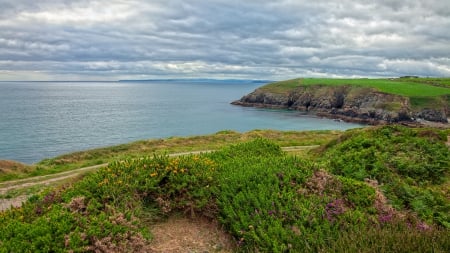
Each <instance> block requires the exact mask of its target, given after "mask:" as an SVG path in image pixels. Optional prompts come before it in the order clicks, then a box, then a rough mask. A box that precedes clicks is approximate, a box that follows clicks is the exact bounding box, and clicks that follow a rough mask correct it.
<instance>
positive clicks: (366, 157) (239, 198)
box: [0, 126, 450, 252]
mask: <svg viewBox="0 0 450 253" xmlns="http://www.w3.org/2000/svg"><path fill="white" fill-rule="evenodd" d="M449 134H450V133H449V132H448V130H447V131H444V130H435V129H409V128H404V127H399V126H385V127H378V128H367V129H358V130H351V131H348V132H346V133H345V134H344V135H342V136H341V137H339V138H336V139H335V140H333V141H331V142H329V144H327V145H324V146H323V147H322V148H321V149H319V150H316V151H315V153H313V154H311V156H310V158H305V157H298V156H294V155H289V154H286V153H285V152H283V151H282V150H281V149H280V146H279V145H277V144H276V143H275V142H274V141H270V140H267V139H262V138H256V139H253V140H250V141H247V142H239V143H237V144H233V145H228V146H226V147H223V148H221V149H220V150H218V151H216V152H213V153H207V154H201V155H188V156H181V157H176V158H169V157H168V156H167V155H159V154H155V155H153V156H151V157H149V156H141V157H135V156H132V157H129V158H120V159H119V160H117V161H115V162H111V163H110V164H109V166H108V167H106V168H102V169H100V170H99V171H97V172H96V173H91V174H88V175H86V176H85V177H84V178H82V179H81V180H80V181H78V182H76V183H74V184H71V185H66V186H63V187H60V188H57V189H53V190H51V191H48V192H45V193H43V194H39V195H35V196H33V197H31V198H30V199H29V201H28V202H26V203H25V204H24V205H23V206H22V207H21V208H15V209H10V210H8V211H5V212H2V213H0V223H1V224H2V226H1V227H0V252H27V251H31V252H34V251H42V252H65V251H73V252H84V251H91V252H94V251H120V252H136V251H146V250H147V251H149V250H150V248H149V247H150V246H151V238H152V235H151V234H150V232H149V227H151V226H152V224H153V222H154V221H155V220H157V219H160V218H161V217H165V216H167V215H170V214H173V213H181V214H185V215H187V216H191V217H196V216H206V217H209V218H211V219H218V220H219V221H220V222H221V223H222V224H223V225H224V226H225V228H226V230H227V231H228V232H229V233H230V234H231V235H232V236H233V237H234V238H235V240H236V245H237V248H236V250H237V251H242V252H417V251H420V252H449V250H450V241H449V240H448V238H449V235H450V216H449V215H448V214H449V213H450V198H449V197H450V192H449V187H448V186H449V183H450V175H449V174H450V171H449V168H450V166H449V162H450V156H449V149H448V147H446V146H445V144H444V142H445V140H446V137H447V135H449Z"/></svg>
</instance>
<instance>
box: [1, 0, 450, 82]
mask: <svg viewBox="0 0 450 253" xmlns="http://www.w3.org/2000/svg"><path fill="white" fill-rule="evenodd" d="M400 75H420V76H450V1H448V0H414V1H408V0H403V1H399V0H379V1H376V0H375V1H373V0H330V1H323V0H314V1H310V0H284V1H276V0H274V1H265V0H264V1H263V0H245V1H243V0H239V1H234V0H191V1H182V0H147V1H139V0H92V1H91V0H0V80H118V79H148V78H250V79H271V80H281V79H288V78H293V77H301V76H303V77H321V76H329V77H378V76H400Z"/></svg>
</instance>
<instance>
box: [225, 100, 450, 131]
mask: <svg viewBox="0 0 450 253" xmlns="http://www.w3.org/2000/svg"><path fill="white" fill-rule="evenodd" d="M230 104H232V105H235V106H243V107H254V108H265V109H277V110H295V111H299V112H304V113H307V114H310V115H311V116H316V117H319V118H326V119H333V120H339V121H343V122H347V123H358V124H365V125H370V126H378V125H390V124H400V125H404V126H408V127H433V128H440V129H448V128H450V123H442V122H433V121H427V120H423V119H419V120H400V121H392V122H389V121H386V120H380V119H376V118H370V117H364V118H361V117H352V116H346V115H342V114H338V113H333V109H331V110H325V109H319V110H318V109H314V110H300V109H296V108H290V107H287V106H285V105H273V104H263V103H249V102H242V101H240V100H236V101H233V102H231V103H230ZM448 120H449V122H450V119H448Z"/></svg>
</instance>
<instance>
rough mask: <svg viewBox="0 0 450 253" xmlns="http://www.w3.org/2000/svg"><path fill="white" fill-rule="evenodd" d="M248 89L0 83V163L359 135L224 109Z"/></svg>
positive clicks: (279, 113) (284, 115) (243, 85)
mask: <svg viewBox="0 0 450 253" xmlns="http://www.w3.org/2000/svg"><path fill="white" fill-rule="evenodd" d="M263 84H264V83H260V82H253V81H238V80H234V81H233V80H228V81H214V80H203V81H202V80H197V81H174V80H171V81H129V82H0V159H6V160H16V161H20V162H23V163H28V164H31V163H36V162H38V161H40V160H42V159H44V158H51V157H55V156H57V155H61V154H65V153H69V152H73V151H79V150H85V149H91V148H96V147H104V146H110V145H115V144H121V143H127V142H131V141H136V140H141V139H154V138H165V137H171V136H192V135H205V134H212V133H215V132H218V131H221V130H235V131H239V132H244V131H249V130H253V129H278V130H325V129H338V130H345V129H349V128H355V127H360V126H361V125H358V124H352V123H345V122H336V121H334V120H329V119H321V118H317V117H312V116H308V115H305V114H303V113H301V112H297V111H288V110H269V109H257V108H248V107H240V106H234V105H231V104H230V102H232V101H234V100H237V99H239V98H241V97H242V96H243V95H245V94H247V93H249V92H251V91H253V90H254V89H256V88H257V87H259V86H262V85H263Z"/></svg>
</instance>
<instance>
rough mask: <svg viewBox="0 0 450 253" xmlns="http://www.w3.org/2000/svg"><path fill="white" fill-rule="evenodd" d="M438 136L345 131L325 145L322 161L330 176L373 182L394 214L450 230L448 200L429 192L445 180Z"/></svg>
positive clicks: (448, 162) (449, 159)
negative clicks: (410, 212)
mask: <svg viewBox="0 0 450 253" xmlns="http://www.w3.org/2000/svg"><path fill="white" fill-rule="evenodd" d="M443 133H444V132H441V131H439V130H427V129H410V128H406V127H400V126H385V127H380V128H376V129H373V130H372V129H371V130H368V131H361V130H358V131H354V132H352V131H350V132H348V133H347V134H346V135H344V136H343V137H342V138H341V140H340V141H335V142H334V143H333V145H330V147H329V149H328V150H327V151H326V152H325V155H324V157H323V161H324V162H325V164H326V166H327V167H328V168H329V169H330V171H331V172H332V173H334V174H337V175H342V176H345V177H349V178H354V179H357V180H361V181H363V180H364V179H376V180H377V181H378V182H379V183H381V184H382V188H383V190H384V192H385V194H386V195H387V196H388V197H389V199H390V200H391V204H393V205H394V206H395V207H397V208H398V209H402V208H407V209H411V210H414V211H415V212H417V213H418V214H419V216H420V217H421V218H422V219H425V220H427V221H428V222H437V223H439V224H441V225H444V226H446V227H449V228H450V226H449V225H450V215H449V213H450V201H448V197H446V196H445V193H444V192H442V191H439V190H436V189H434V188H433V187H432V186H433V185H440V184H442V183H444V182H446V181H448V180H449V179H448V178H449V174H450V151H449V148H448V147H446V146H445V144H444V140H446V135H445V134H443ZM445 199H447V200H445Z"/></svg>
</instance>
